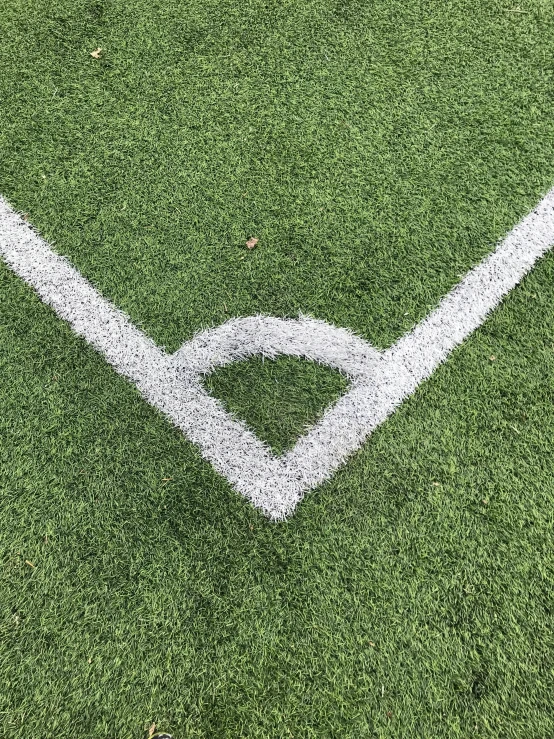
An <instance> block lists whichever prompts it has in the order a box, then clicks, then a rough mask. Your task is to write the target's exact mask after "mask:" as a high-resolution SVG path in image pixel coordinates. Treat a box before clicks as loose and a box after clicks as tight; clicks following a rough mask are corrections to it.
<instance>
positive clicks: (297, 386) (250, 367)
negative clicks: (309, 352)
mask: <svg viewBox="0 0 554 739" xmlns="http://www.w3.org/2000/svg"><path fill="white" fill-rule="evenodd" d="M204 384H205V386H206V388H207V390H208V392H210V393H211V395H213V396H215V397H216V398H219V399H220V400H221V401H222V402H223V404H224V405H225V406H226V408H227V410H228V411H230V412H231V413H233V414H234V415H235V416H238V417H239V418H242V419H243V420H244V421H246V423H247V424H248V425H249V426H250V428H251V429H252V430H253V431H254V432H255V433H256V435H257V436H258V437H259V438H260V439H263V440H264V441H266V442H267V443H268V444H269V446H270V447H271V448H272V450H273V452H274V453H275V454H282V453H283V452H285V451H286V450H287V449H290V448H291V447H293V446H294V444H295V442H296V440H297V439H298V437H299V436H300V435H301V434H303V433H304V432H305V431H306V429H307V428H309V427H310V426H312V425H313V424H314V423H315V422H316V421H318V420H319V418H320V416H321V415H322V412H323V411H324V410H325V408H326V407H327V406H328V405H331V403H333V402H334V401H335V400H337V399H338V398H339V397H340V395H342V394H343V393H344V392H346V390H347V389H348V380H347V379H346V377H344V376H343V375H341V374H340V372H338V371H337V370H333V369H331V367H327V366H324V365H320V364H317V363H316V362H308V361H306V360H302V359H297V358H295V357H285V356H283V357H278V358H277V359H275V360H271V359H269V360H268V359H265V358H260V357H252V359H250V360H247V361H244V362H235V363H233V364H231V365H227V366H226V367H219V368H218V369H217V370H216V371H215V372H212V374H211V375H208V376H207V377H206V380H205V383H204Z"/></svg>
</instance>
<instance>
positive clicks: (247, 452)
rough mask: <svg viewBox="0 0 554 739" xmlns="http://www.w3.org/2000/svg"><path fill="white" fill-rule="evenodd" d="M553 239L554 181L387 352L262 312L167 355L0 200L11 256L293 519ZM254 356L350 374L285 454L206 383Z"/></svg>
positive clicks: (175, 416) (237, 475)
mask: <svg viewBox="0 0 554 739" xmlns="http://www.w3.org/2000/svg"><path fill="white" fill-rule="evenodd" d="M553 244H554V190H551V191H550V192H549V193H548V194H547V195H546V196H545V197H544V199H543V200H542V201H541V202H540V203H539V204H538V206H537V207H536V208H535V209H534V210H533V212H532V213H530V214H529V215H528V216H527V217H526V218H524V219H523V220H522V221H521V223H519V225H517V226H516V227H515V228H514V229H513V230H512V231H511V232H510V234H508V236H507V237H506V239H505V240H504V241H503V242H502V243H501V244H499V246H498V247H497V249H496V250H495V251H494V252H493V253H492V254H491V255H489V256H488V257H487V258H486V259H484V260H483V261H482V262H481V263H480V264H479V265H478V266H477V267H475V268H474V269H473V270H471V271H470V272H469V273H468V274H467V275H466V277H465V278H464V279H463V280H462V281H461V282H460V283H459V284H458V285H457V286H456V287H455V288H454V289H453V290H451V292H450V293H449V294H448V295H447V296H446V297H445V298H444V299H443V300H442V301H441V302H440V304H439V306H438V307H437V308H436V309H435V310H434V311H433V312H432V313H431V314H430V315H429V316H428V317H427V318H426V319H424V320H423V321H422V322H421V323H420V324H419V325H418V326H416V327H415V328H414V330H413V331H411V332H410V333H408V334H406V335H405V336H404V337H402V338H401V339H400V340H399V341H398V342H397V343H396V344H395V345H394V346H392V347H391V348H390V349H388V350H387V351H385V352H382V353H381V352H378V351H376V350H375V349H374V348H373V347H372V346H371V345H370V344H369V343H368V342H366V341H364V340H363V339H361V338H359V337H357V336H355V335H354V334H353V333H351V332H350V331H348V330H346V329H341V328H337V327H335V326H330V325H329V324H327V323H325V322H324V321H317V320H315V319H313V318H307V317H303V316H301V317H300V318H299V319H298V320H287V319H280V318H272V317H269V316H253V317H250V318H236V319H232V320H231V321H228V322H227V323H224V324H223V325H222V326H219V327H218V328H215V329H209V330H208V331H204V332H202V333H200V334H198V335H197V336H195V337H194V338H193V339H191V340H190V341H188V342H186V343H185V344H183V346H182V347H181V348H180V349H179V350H178V351H177V352H175V354H173V355H167V354H166V353H165V352H164V351H163V350H162V349H160V348H159V347H157V346H156V345H155V344H154V342H153V341H151V340H150V339H149V338H147V337H146V336H145V335H144V334H143V333H142V332H141V331H139V329H137V328H136V327H135V326H133V324H132V323H131V322H130V320H129V318H128V317H127V316H126V315H125V314H124V313H122V312H121V311H119V310H118V309H117V308H115V307H114V306H113V305H112V304H111V303H109V302H108V301H107V300H105V299H104V298H103V297H102V296H101V295H100V294H99V293H98V291H97V290H96V289H95V288H94V287H93V286H92V285H91V284H90V283H89V282H88V281H87V280H85V279H84V278H83V277H82V276H81V275H80V274H79V272H77V270H76V269H74V268H73V267H72V266H71V265H70V264H69V262H68V261H67V260H66V259H65V258H64V257H61V256H59V255H57V254H55V253H54V252H53V251H52V249H51V248H50V247H49V246H48V244H46V243H45V242H44V241H43V240H42V239H41V238H40V237H39V236H38V235H37V234H36V233H35V232H34V231H33V230H32V229H31V228H30V227H29V225H28V224H26V223H25V222H24V221H23V220H22V219H21V218H20V216H19V215H17V214H16V213H15V212H14V211H13V210H12V209H11V208H10V207H9V205H8V204H7V203H6V202H5V201H4V200H2V199H1V198H0V253H1V254H2V255H3V257H4V259H5V261H6V262H7V264H8V265H9V266H10V267H11V268H12V269H13V270H14V272H16V273H17V274H18V275H19V276H20V277H21V278H22V279H24V280H25V281H26V282H28V283H29V284H30V285H32V286H33V287H34V288H35V290H36V291H37V293H38V294H39V295H40V297H41V298H42V299H43V300H44V302H46V303H47V304H48V305H50V306H52V308H54V310H55V311H56V313H57V314H58V315H59V316H60V317H61V318H64V319H65V320H67V321H68V322H69V323H70V324H71V326H72V327H73V329H74V331H75V332H76V333H78V334H79V335H80V336H83V337H84V338H85V339H86V340H87V341H88V342H89V343H91V344H92V345H93V346H94V347H95V348H96V349H97V350H98V351H99V352H101V353H102V354H103V355H104V356H105V357H106V359H107V360H108V362H110V364H111V365H112V366H113V367H114V368H115V369H116V370H117V371H118V372H120V373H121V374H122V375H125V376H126V377H128V378H129V379H130V380H131V381H132V382H134V383H135V384H136V386H137V387H138V389H139V390H140V392H141V393H142V394H143V396H144V397H145V398H146V399H147V400H148V401H149V402H150V403H152V405H154V406H156V407H157V408H158V409H159V410H161V411H162V412H163V413H165V414H166V415H167V416H168V417H169V418H170V419H171V420H172V421H173V422H174V423H175V425H176V426H178V427H179V428H180V429H181V430H182V431H183V433H184V434H185V435H186V436H187V437H188V438H189V439H190V440H191V441H193V442H194V443H196V444H197V445H198V446H199V447H200V449H201V451H202V454H203V456H204V457H205V458H206V459H207V460H209V461H210V462H211V463H212V464H213V466H214V467H215V469H216V470H218V472H220V473H221V474H222V475H224V476H225V477H226V478H227V479H228V480H229V482H230V483H231V484H232V485H233V486H234V487H235V488H236V489H237V490H238V491H239V492H240V493H242V494H243V495H245V496H246V497H247V498H248V499H249V500H250V501H251V502H252V503H253V504H254V505H255V506H257V507H259V508H260V509H261V510H262V511H263V512H264V513H265V514H266V515H267V516H269V517H270V518H272V519H275V520H280V519H284V518H286V516H288V515H289V514H291V513H292V511H293V510H294V508H295V507H296V505H297V503H298V501H299V500H301V498H302V497H303V496H304V494H305V493H306V492H307V491H308V490H310V489H312V488H314V487H315V486H317V485H319V484H320V483H321V482H323V481H324V480H326V479H328V478H329V477H331V475H332V474H333V473H334V472H335V470H336V469H337V468H338V467H339V466H340V465H341V464H342V463H343V462H344V460H345V459H346V458H347V457H348V456H349V455H350V454H352V453H353V452H354V451H356V450H357V449H358V448H359V447H360V446H361V444H362V443H363V442H364V440H365V439H366V438H367V437H368V436H369V434H371V432H372V431H373V429H375V428H376V427H377V426H378V425H379V424H380V423H382V422H383V421H384V420H385V418H387V416H389V415H390V414H391V413H392V412H393V411H394V409H395V408H396V407H397V406H398V405H399V404H400V403H401V402H402V400H403V399H404V398H406V397H407V396H408V395H410V394H411V393H412V392H413V391H414V390H415V389H416V387H417V386H418V385H419V384H420V382H422V381H423V380H424V379H425V378H427V377H428V376H429V375H430V374H431V373H432V372H433V370H434V369H435V368H436V367H437V366H438V365H439V364H440V363H441V362H443V361H444V360H445V359H446V357H447V356H448V354H449V353H450V352H451V351H452V350H453V349H454V348H455V347H456V346H457V345H458V344H460V343H461V342H462V341H463V340H464V339H465V338H466V337H467V336H468V335H469V334H470V333H471V332H472V331H474V330H475V329H476V328H477V327H478V326H480V325H481V323H482V322H483V321H484V320H485V318H486V317H487V315H488V313H489V312H490V311H491V310H493V309H494V308H495V307H496V306H497V305H498V303H499V302H500V301H501V300H502V298H503V296H504V295H506V294H507V293H508V292H509V291H510V290H511V289H512V288H513V287H514V286H515V285H516V284H517V283H518V282H519V281H520V280H521V279H522V277H523V276H524V275H525V274H526V273H527V272H528V271H529V270H530V269H531V267H532V266H533V264H534V263H535V261H536V260H537V259H538V258H539V257H540V256H542V255H543V254H545V253H546V252H547V251H548V250H549V249H550V248H551V247H552V245H553ZM253 354H262V355H265V356H268V357H275V356H277V355H278V354H290V355H293V356H299V357H306V358H308V359H313V360H315V361H318V362H322V363H325V364H329V365H330V366H332V367H335V368H337V369H339V370H341V371H342V372H344V373H345V374H346V375H348V377H349V378H350V379H351V387H350V389H349V391H348V392H347V393H346V394H345V395H344V396H343V397H341V398H340V399H339V400H338V402H337V403H335V405H333V406H332V407H330V408H329V409H327V411H326V412H325V414H324V415H323V418H322V419H321V420H320V421H319V422H318V423H317V424H315V426H313V427H312V428H311V429H310V430H309V431H308V433H306V434H305V435H304V436H302V437H301V438H300V439H299V440H298V442H297V443H296V445H295V447H294V448H293V449H292V450H291V451H289V452H288V453H287V454H285V455H283V456H282V457H275V456H274V455H273V454H272V453H271V451H270V450H269V449H268V447H267V446H266V445H265V444H263V443H262V442H261V441H260V440H259V439H258V438H257V437H256V436H255V435H254V434H253V433H252V432H251V431H250V430H249V429H248V428H247V427H246V426H245V424H244V423H242V422H241V421H239V420H237V419H235V418H233V417H232V416H231V415H230V414H229V413H227V412H226V411H225V409H224V408H223V406H222V404H221V403H220V402H219V401H218V400H216V399H215V398H212V397H210V396H209V395H208V394H207V393H206V391H205V389H204V387H203V385H202V382H201V375H202V374H206V373H208V372H211V371H212V370H213V368H214V367H216V366H219V365H222V364H228V363H229V362H233V361H237V360H238V359H243V358H246V357H249V356H252V355H253Z"/></svg>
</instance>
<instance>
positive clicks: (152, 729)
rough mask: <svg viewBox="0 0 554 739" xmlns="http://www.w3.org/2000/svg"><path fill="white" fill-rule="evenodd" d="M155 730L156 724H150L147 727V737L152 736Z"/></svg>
mask: <svg viewBox="0 0 554 739" xmlns="http://www.w3.org/2000/svg"><path fill="white" fill-rule="evenodd" d="M155 731H156V724H152V725H151V726H150V728H149V729H148V739H150V737H151V736H152V734H153V733H154V732H155Z"/></svg>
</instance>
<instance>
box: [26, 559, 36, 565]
mask: <svg viewBox="0 0 554 739" xmlns="http://www.w3.org/2000/svg"><path fill="white" fill-rule="evenodd" d="M25 564H26V565H29V567H34V564H33V563H32V562H29V560H28V559H26V560H25Z"/></svg>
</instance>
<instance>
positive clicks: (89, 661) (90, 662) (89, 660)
mask: <svg viewBox="0 0 554 739" xmlns="http://www.w3.org/2000/svg"><path fill="white" fill-rule="evenodd" d="M88 663H89V665H91V664H92V657H89V658H88Z"/></svg>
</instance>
